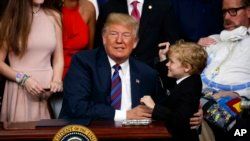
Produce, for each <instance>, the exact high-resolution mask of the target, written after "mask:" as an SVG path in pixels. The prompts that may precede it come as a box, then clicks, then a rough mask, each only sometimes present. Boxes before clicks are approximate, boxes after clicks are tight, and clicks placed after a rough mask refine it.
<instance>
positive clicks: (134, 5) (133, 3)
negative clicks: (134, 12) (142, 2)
mask: <svg viewBox="0 0 250 141" xmlns="http://www.w3.org/2000/svg"><path fill="white" fill-rule="evenodd" d="M138 3H139V1H137V0H135V1H133V2H131V5H132V6H133V7H137V4H138Z"/></svg>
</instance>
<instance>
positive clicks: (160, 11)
mask: <svg viewBox="0 0 250 141" xmlns="http://www.w3.org/2000/svg"><path fill="white" fill-rule="evenodd" d="M150 6H151V7H152V8H151V9H150V8H149V7H150ZM112 12H117V13H126V14H128V7H127V0H109V1H108V2H107V3H106V4H104V5H103V7H102V8H101V10H100V15H99V17H98V20H97V23H96V37H95V43H96V44H97V46H100V45H102V38H101V31H102V28H103V25H104V23H105V21H106V18H107V16H108V15H109V14H110V13H112ZM173 13H174V11H173V9H172V6H171V4H170V2H169V0H144V4H143V9H142V15H141V20H140V27H139V42H138V44H137V47H136V49H134V51H133V53H132V56H133V57H135V58H137V59H138V60H141V61H143V62H145V63H147V64H148V65H150V66H152V67H154V65H155V60H157V58H158V44H159V43H161V42H163V41H164V42H165V41H170V42H172V43H173V42H175V41H176V40H177V39H179V31H178V27H177V26H176V25H177V24H176V22H175V21H176V20H175V17H174V16H173Z"/></svg>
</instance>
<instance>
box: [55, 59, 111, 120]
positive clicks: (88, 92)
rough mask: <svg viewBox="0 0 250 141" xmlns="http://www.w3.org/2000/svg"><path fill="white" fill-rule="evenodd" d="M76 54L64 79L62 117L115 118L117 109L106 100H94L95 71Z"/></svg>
mask: <svg viewBox="0 0 250 141" xmlns="http://www.w3.org/2000/svg"><path fill="white" fill-rule="evenodd" d="M85 59H87V57H86V58H81V57H80V56H79V55H76V56H74V57H73V59H72V63H71V66H70V69H69V71H68V73H67V75H66V77H65V80H64V98H63V105H62V111H61V115H60V117H61V118H65V119H86V120H94V119H106V120H113V119H114V115H115V110H114V109H113V108H112V107H111V106H110V105H107V104H105V103H104V102H97V101H95V100H94V96H93V95H94V94H93V89H94V88H93V83H92V81H93V79H92V78H91V76H92V75H93V71H91V67H90V66H89V65H87V63H84V61H83V60H85Z"/></svg>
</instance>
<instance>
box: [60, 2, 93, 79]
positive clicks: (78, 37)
mask: <svg viewBox="0 0 250 141" xmlns="http://www.w3.org/2000/svg"><path fill="white" fill-rule="evenodd" d="M62 24H63V52H64V62H65V65H64V72H63V76H65V75H66V73H67V71H68V68H69V66H70V63H71V58H72V56H73V55H74V54H76V53H77V52H79V51H81V50H83V49H92V48H93V42H94V32H95V8H94V6H93V5H92V3H91V2H89V1H88V0H64V1H63V7H62Z"/></svg>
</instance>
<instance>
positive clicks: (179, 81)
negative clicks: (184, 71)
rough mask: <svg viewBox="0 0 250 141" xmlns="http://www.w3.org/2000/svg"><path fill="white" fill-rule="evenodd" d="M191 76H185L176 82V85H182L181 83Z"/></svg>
mask: <svg viewBox="0 0 250 141" xmlns="http://www.w3.org/2000/svg"><path fill="white" fill-rule="evenodd" d="M189 76H190V75H187V76H184V77H182V78H180V79H178V80H176V84H177V85H178V84H179V83H181V81H183V80H184V79H186V78H188V77H189Z"/></svg>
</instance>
